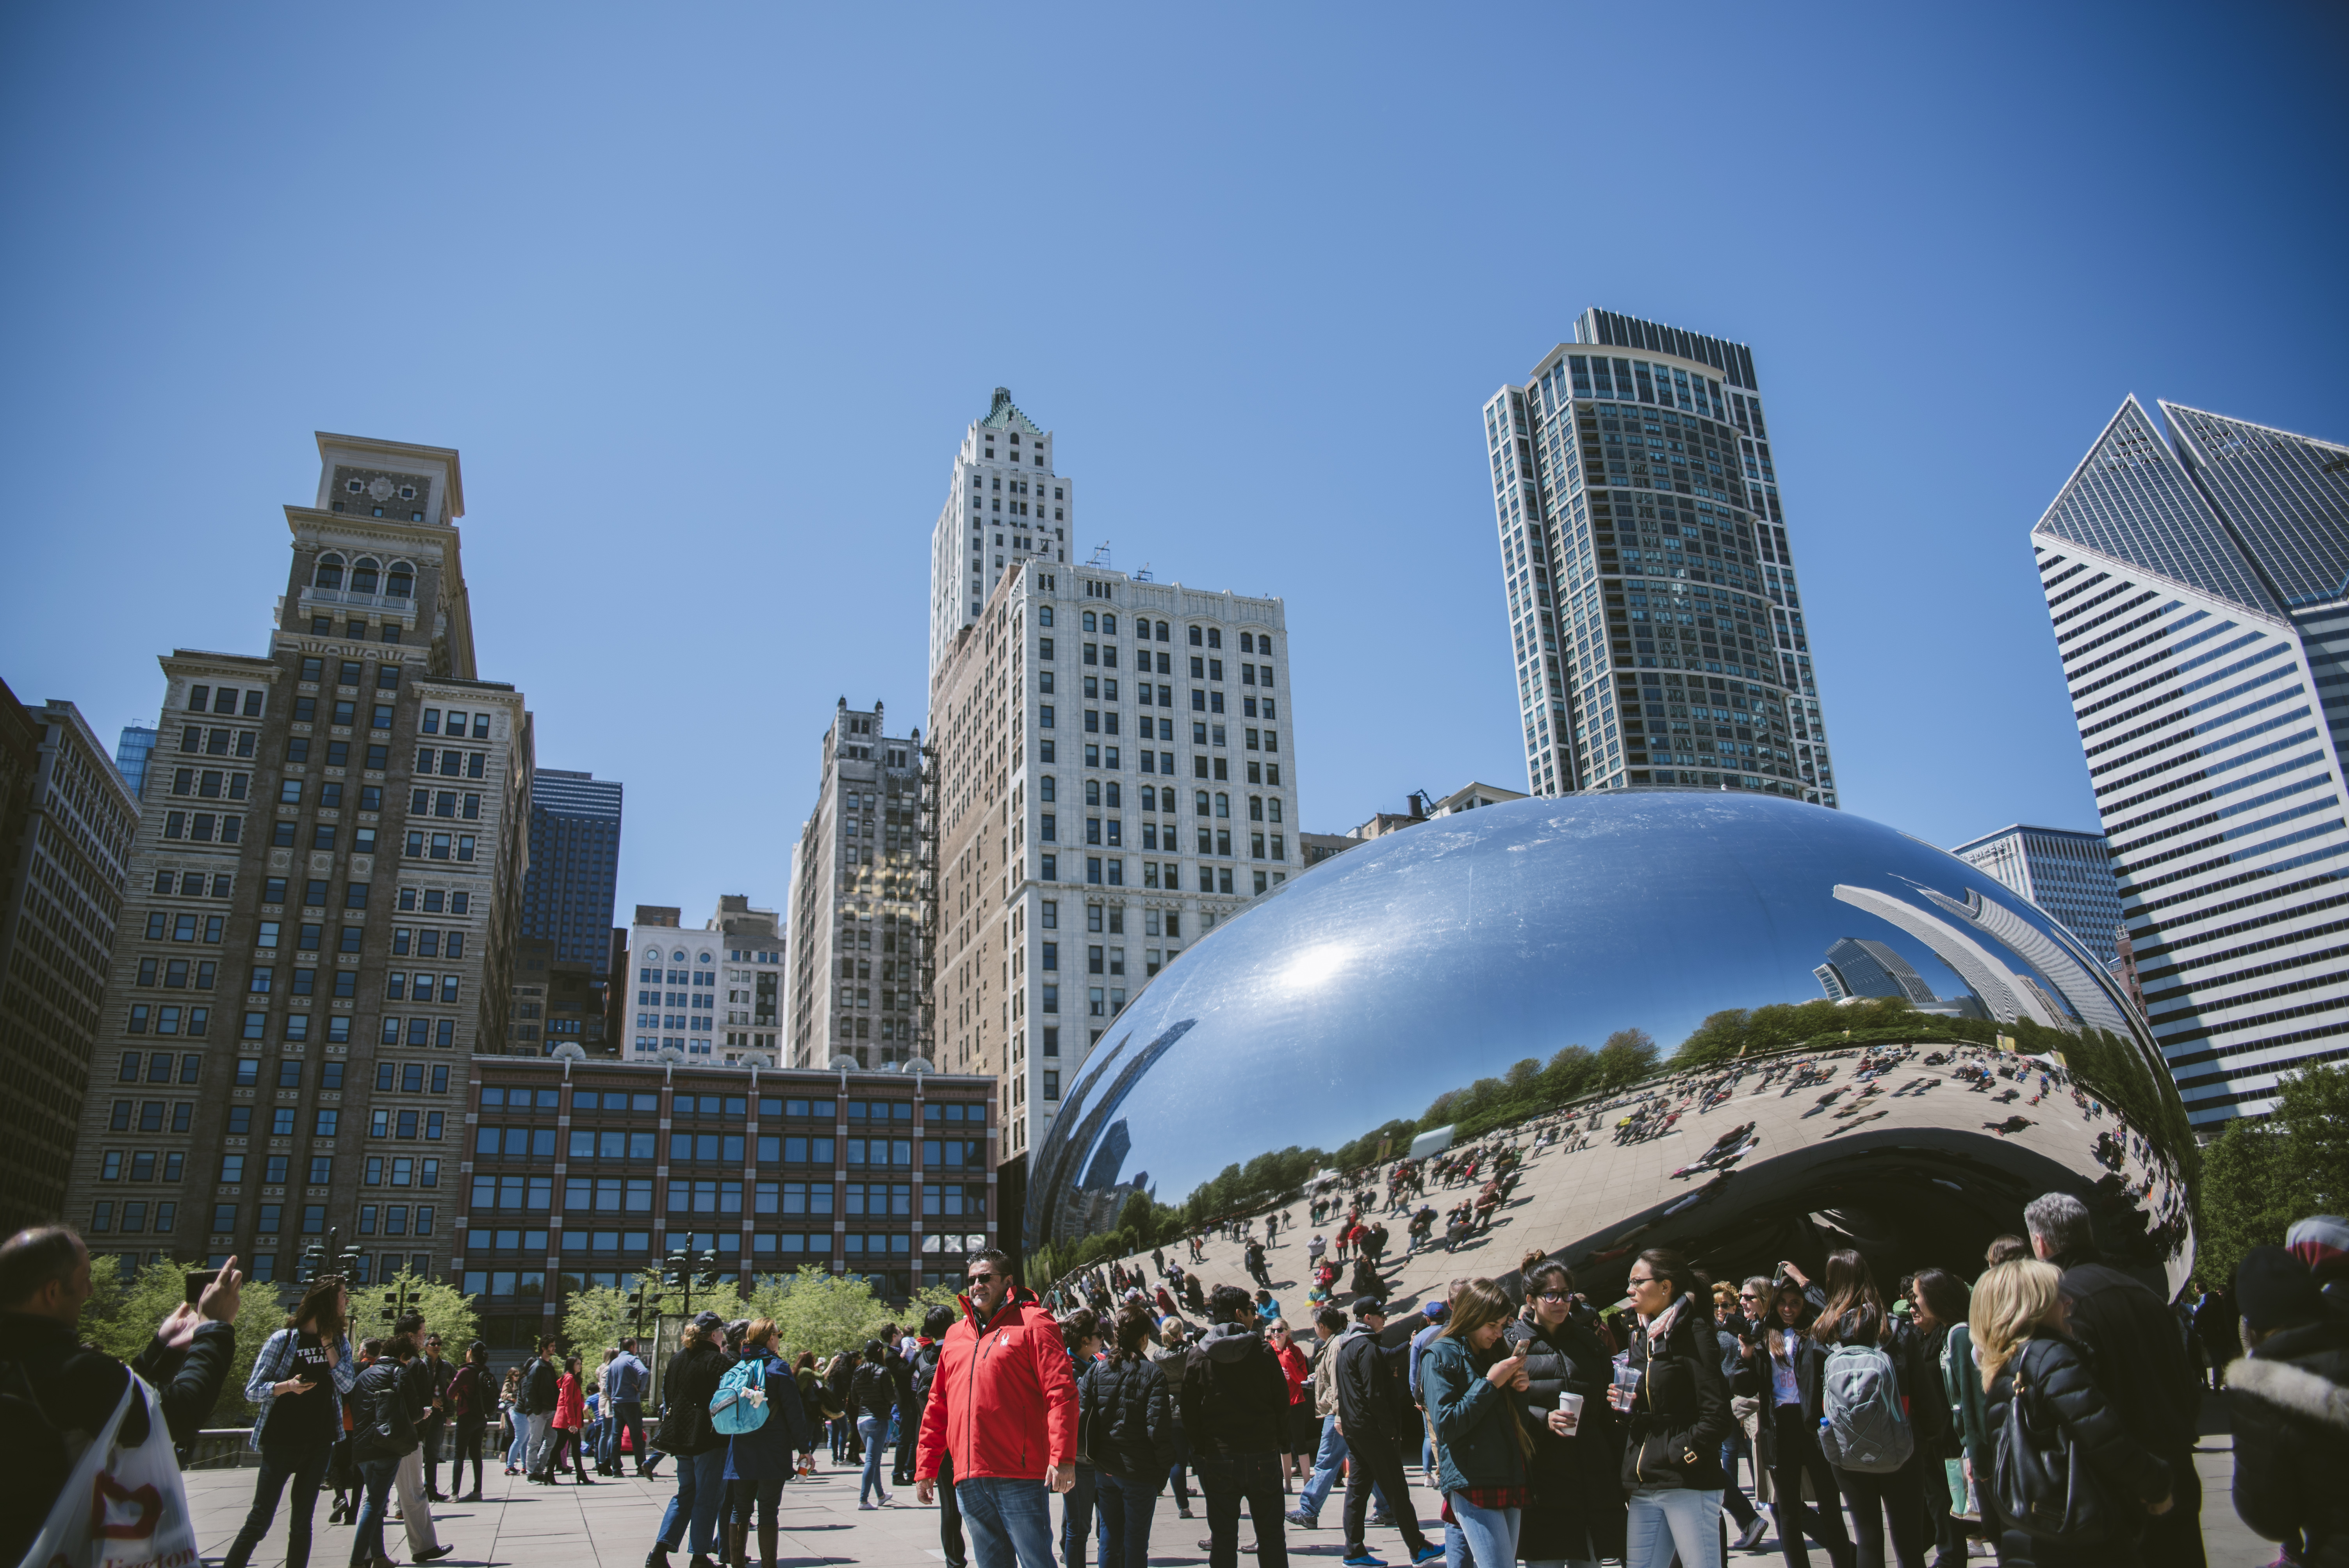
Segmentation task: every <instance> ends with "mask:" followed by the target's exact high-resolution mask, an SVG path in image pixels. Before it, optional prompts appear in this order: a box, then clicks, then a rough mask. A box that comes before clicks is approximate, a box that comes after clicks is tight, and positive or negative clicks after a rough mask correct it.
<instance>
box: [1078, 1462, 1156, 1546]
mask: <svg viewBox="0 0 2349 1568" xmlns="http://www.w3.org/2000/svg"><path fill="white" fill-rule="evenodd" d="M1093 1500H1094V1504H1095V1506H1096V1507H1098V1508H1099V1509H1100V1511H1101V1514H1100V1517H1101V1568H1150V1520H1151V1515H1152V1514H1153V1513H1154V1512H1155V1511H1157V1508H1158V1488H1157V1486H1156V1485H1154V1483H1153V1482H1152V1481H1151V1480H1149V1479H1148V1478H1143V1479H1138V1480H1128V1479H1126V1478H1125V1477H1123V1476H1115V1475H1112V1474H1110V1472H1109V1471H1107V1470H1102V1471H1101V1472H1100V1475H1099V1477H1098V1478H1097V1480H1095V1482H1094V1493H1093Z"/></svg>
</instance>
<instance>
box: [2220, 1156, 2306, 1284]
mask: <svg viewBox="0 0 2349 1568" xmlns="http://www.w3.org/2000/svg"><path fill="white" fill-rule="evenodd" d="M2288 1142H2289V1138H2288V1135H2287V1134H2286V1133H2285V1131H2284V1130H2282V1128H2281V1127H2279V1126H2277V1125H2275V1124H2272V1123H2268V1122H2261V1121H2255V1120H2252V1119H2250V1118H2247V1117H2237V1118H2236V1119H2234V1120H2232V1121H2230V1122H2229V1123H2227V1130H2225V1131H2224V1132H2221V1133H2220V1135H2219V1138H2218V1141H2216V1142H2214V1143H2213V1144H2211V1145H2210V1147H2209V1148H2208V1149H2206V1150H2203V1151H2202V1187H2201V1194H2202V1202H2201V1203H2200V1205H2199V1208H2200V1213H2201V1224H2200V1226H2199V1230H2198V1233H2197V1234H2196V1236H2195V1243H2196V1244H2195V1253H2194V1272H2195V1273H2196V1274H2199V1275H2201V1276H2202V1277H2203V1278H2204V1279H2205V1280H2208V1281H2210V1282H2211V1283H2213V1284H2225V1283H2228V1282H2230V1281H2232V1280H2233V1279H2234V1277H2235V1265H2236V1264H2240V1263H2241V1262H2242V1261H2243V1254H2244V1253H2248V1252H2250V1251H2251V1249H2252V1248H2253V1247H2273V1246H2281V1245H2282V1244H2283V1233H2284V1228H2285V1227H2286V1226H2288V1225H2290V1224H2291V1223H2292V1221H2293V1220H2295V1219H2297V1218H2298V1217H2299V1213H2300V1212H2314V1211H2301V1210H2300V1204H2301V1202H2302V1201H2303V1200H2302V1198H2301V1197H2300V1196H2299V1195H2298V1194H2296V1193H2295V1192H2294V1191H2292V1183H2291V1181H2289V1179H2288V1178H2287V1176H2286V1171H2287V1169H2288V1167H2289V1165H2290V1160H2289V1158H2288V1154H2289V1150H2288V1148H2287V1144H2288Z"/></svg>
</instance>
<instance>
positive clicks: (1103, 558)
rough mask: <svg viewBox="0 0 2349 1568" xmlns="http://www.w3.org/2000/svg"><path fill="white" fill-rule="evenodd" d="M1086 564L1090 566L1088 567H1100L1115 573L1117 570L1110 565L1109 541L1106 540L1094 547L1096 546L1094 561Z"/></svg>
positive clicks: (1093, 555) (1094, 547)
mask: <svg viewBox="0 0 2349 1568" xmlns="http://www.w3.org/2000/svg"><path fill="white" fill-rule="evenodd" d="M1085 564H1086V565H1088V566H1099V567H1102V568H1104V569H1105V570H1108V571H1112V572H1114V571H1115V570H1117V569H1116V568H1115V567H1113V566H1111V565H1110V563H1109V541H1108V540H1106V539H1104V540H1102V542H1100V543H1099V544H1096V545H1094V546H1093V553H1092V559H1091V560H1090V561H1087V562H1085Z"/></svg>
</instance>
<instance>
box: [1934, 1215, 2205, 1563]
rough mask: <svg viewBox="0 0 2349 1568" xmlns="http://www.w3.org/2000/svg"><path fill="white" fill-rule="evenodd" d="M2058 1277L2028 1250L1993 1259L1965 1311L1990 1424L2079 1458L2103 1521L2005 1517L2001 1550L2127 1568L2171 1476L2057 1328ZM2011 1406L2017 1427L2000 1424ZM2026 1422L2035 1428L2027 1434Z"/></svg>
mask: <svg viewBox="0 0 2349 1568" xmlns="http://www.w3.org/2000/svg"><path fill="white" fill-rule="evenodd" d="M2027 1212H2028V1211H2026V1213H2027ZM2063 1278H2064V1275H2063V1273H2062V1271H2060V1270H2058V1269H2057V1268H2056V1267H2055V1266H2054V1264H2049V1263H2043V1262H2041V1261H2039V1260H2037V1259H2035V1258H2034V1259H2021V1258H2019V1259H2017V1260H2015V1261H2014V1262H2013V1263H2005V1264H1998V1265H1997V1266H1996V1267H1994V1268H1992V1269H1990V1270H1988V1271H1986V1272H1985V1273H1984V1274H1982V1278H1980V1279H1978V1280H1976V1281H1975V1282H1974V1290H1973V1299H1972V1301H1971V1303H1970V1305H1969V1308H1968V1311H1967V1314H1966V1319H1967V1322H1968V1323H1969V1324H1970V1325H1971V1327H1972V1329H1973V1340H1974V1349H1975V1352H1976V1354H1977V1355H1979V1356H1980V1357H1981V1359H1982V1370H1981V1377H1982V1392H1983V1394H1984V1396H1985V1398H1986V1400H1987V1403H1988V1407H1989V1419H1990V1429H1991V1430H1992V1432H2000V1431H2002V1430H2006V1431H2007V1436H2006V1437H2005V1438H2003V1439H2000V1440H2001V1441H2013V1440H2016V1439H2023V1440H2028V1441H2032V1442H2033V1446H2034V1447H2036V1446H2038V1444H2039V1443H2040V1442H2045V1443H2046V1444H2047V1445H2048V1446H2049V1447H2050V1448H2058V1447H2060V1448H2061V1449H2064V1450H2068V1452H2069V1453H2070V1454H2071V1455H2072V1456H2073V1458H2074V1459H2075V1461H2079V1463H2084V1464H2085V1470H2082V1469H2080V1468H2078V1465H2077V1464H2075V1469H2074V1470H2073V1471H2072V1475H2073V1476H2074V1477H2075V1478H2079V1479H2082V1480H2085V1479H2086V1477H2087V1476H2088V1475H2090V1474H2092V1475H2093V1476H2094V1478H2095V1494H2096V1497H2097V1499H2098V1501H2099V1503H2100V1505H2101V1506H2100V1507H2099V1509H2098V1511H2099V1513H2100V1514H2101V1516H2102V1517H2101V1520H2100V1522H2101V1523H2102V1524H2103V1526H2104V1529H2103V1532H2102V1533H2101V1534H2099V1536H2098V1537H2097V1539H2095V1540H2094V1541H2088V1542H2082V1541H2074V1540H2058V1539H2051V1538H2049V1537H2046V1536H2039V1535H2033V1534H2031V1533H2029V1532H2026V1531H2024V1530H2023V1528H2022V1526H2021V1525H2020V1524H2019V1523H2017V1522H2015V1521H2014V1520H2012V1519H2009V1520H2006V1521H2005V1522H2004V1523H2005V1530H2004V1532H2002V1535H2001V1538H2000V1541H1999V1560H2000V1562H2001V1563H2006V1564H2009V1565H2010V1568H2013V1565H2017V1564H2033V1565H2035V1568H2134V1565H2135V1564H2137V1563H2143V1562H2146V1561H2147V1558H2146V1557H2145V1556H2144V1554H2143V1553H2142V1551H2141V1548H2142V1546H2143V1543H2144V1540H2143V1538H2144V1530H2145V1523H2144V1522H2147V1521H2151V1520H2158V1519H2159V1518H2160V1517H2162V1516H2163V1515H2164V1514H2167V1513H2168V1512H2171V1511H2173V1508H2174V1500H2173V1498H2172V1496H2171V1489H2172V1487H2173V1486H2175V1485H2176V1477H2175V1475H2174V1473H2173V1472H2172V1471H2171V1470H2170V1467H2169V1465H2168V1462H2167V1461H2165V1460H2163V1459H2162V1458H2161V1456H2160V1455H2158V1454H2157V1453H2155V1452H2154V1451H2153V1450H2152V1449H2150V1448H2148V1447H2147V1445H2146V1444H2144V1443H2143V1442H2141V1441H2139V1440H2138V1439H2137V1435H2136V1434H2135V1433H2134V1432H2132V1431H2131V1430H2130V1429H2129V1426H2128V1423H2127V1421H2125V1420H2124V1419H2122V1418H2121V1415H2120V1410H2119V1408H2118V1407H2117V1406H2116V1405H2115V1404H2114V1403H2113V1401H2112V1400H2111V1399H2110V1398H2107V1397H2106V1389H2105V1387H2104V1385H2102V1384H2101V1383H2100V1382H2099V1381H2098V1380H2097V1378H2096V1377H2095V1374H2094V1363H2093V1360H2092V1358H2091V1354H2090V1353H2089V1352H2088V1351H2087V1349H2086V1348H2085V1346H2083V1345H2082V1343H2081V1342H2080V1341H2079V1340H2077V1339H2075V1338H2074V1337H2073V1336H2071V1334H2070V1333H2069V1332H2068V1331H2066V1329H2065V1328H2064V1317H2065V1313H2064V1295H2063V1288H2062V1281H2063ZM2148 1294H2150V1293H2148ZM2179 1357H2180V1359H2181V1360H2182V1359H2183V1358H2184V1351H2183V1350H2182V1349H2181V1350H2180V1352H2179ZM2018 1390H2021V1391H2022V1392H2021V1393H2020V1394H2018ZM2018 1398H2020V1399H2021V1400H2022V1401H2023V1403H2022V1405H2021V1406H2020V1408H2018V1406H2017V1403H2016V1401H2017V1399H2018ZM2018 1416H2020V1417H2023V1418H2025V1422H2024V1425H2023V1428H2022V1429H2014V1430H2008V1429H2010V1427H2011V1425H2012V1424H2013V1422H2014V1421H2015V1420H2016V1418H2017V1417H2018ZM2025 1432H2031V1433H2036V1434H2041V1436H2038V1437H2036V1438H2029V1439H2027V1438H2025V1435H2024V1434H2025ZM2058 1462H2059V1463H2060V1462H2061V1461H2058Z"/></svg>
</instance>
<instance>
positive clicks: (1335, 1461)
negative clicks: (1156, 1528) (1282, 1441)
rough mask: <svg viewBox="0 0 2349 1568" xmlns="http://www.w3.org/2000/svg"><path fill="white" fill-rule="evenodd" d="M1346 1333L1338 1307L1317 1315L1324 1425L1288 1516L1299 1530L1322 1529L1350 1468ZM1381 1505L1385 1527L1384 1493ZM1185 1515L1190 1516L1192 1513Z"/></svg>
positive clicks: (1317, 1378) (1319, 1410) (1317, 1410)
mask: <svg viewBox="0 0 2349 1568" xmlns="http://www.w3.org/2000/svg"><path fill="white" fill-rule="evenodd" d="M1345 1331H1346V1315H1345V1314H1344V1313H1342V1312H1340V1311H1339V1310H1338V1309H1337V1308H1336V1307H1334V1306H1325V1307H1322V1308H1321V1309H1320V1310H1319V1311H1318V1312H1316V1313H1315V1314H1314V1315H1313V1333H1314V1336H1315V1337H1316V1339H1317V1341H1318V1343H1317V1344H1316V1345H1315V1346H1314V1347H1313V1414H1314V1417H1315V1418H1316V1420H1318V1421H1319V1425H1320V1439H1319V1443H1318V1444H1317V1445H1316V1447H1315V1449H1314V1450H1313V1470H1312V1473H1311V1474H1310V1475H1309V1476H1308V1477H1307V1478H1306V1481H1305V1489H1304V1490H1303V1491H1300V1492H1299V1493H1298V1494H1297V1506H1296V1507H1295V1508H1294V1509H1292V1510H1290V1511H1289V1512H1288V1514H1287V1515H1286V1516H1285V1517H1286V1518H1287V1519H1288V1522H1289V1523H1291V1524H1293V1525H1295V1526H1297V1527H1298V1528H1299V1530H1318V1529H1319V1528H1320V1525H1321V1505H1322V1504H1323V1503H1325V1502H1327V1501H1329V1498H1330V1490H1331V1489H1332V1488H1333V1487H1335V1486H1336V1485H1337V1482H1338V1472H1339V1471H1340V1470H1343V1469H1345V1468H1346V1436H1345V1434H1344V1433H1343V1432H1340V1430H1339V1429H1338V1343H1339V1340H1340V1338H1341V1337H1342V1336H1343V1335H1344V1334H1345ZM1378 1505H1379V1508H1378V1511H1379V1514H1380V1515H1381V1517H1380V1518H1378V1519H1374V1520H1372V1521H1371V1522H1372V1523H1374V1524H1383V1523H1384V1522H1386V1521H1385V1517H1384V1516H1385V1515H1386V1513H1387V1511H1388V1509H1387V1500H1386V1494H1385V1493H1384V1492H1380V1493H1378ZM1344 1509H1345V1505H1344V1504H1343V1503H1340V1505H1339V1511H1340V1512H1341V1513H1342V1512H1343V1511H1344ZM1184 1512H1185V1516H1187V1515H1188V1514H1189V1512H1190V1511H1189V1510H1188V1509H1185V1511H1184Z"/></svg>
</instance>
